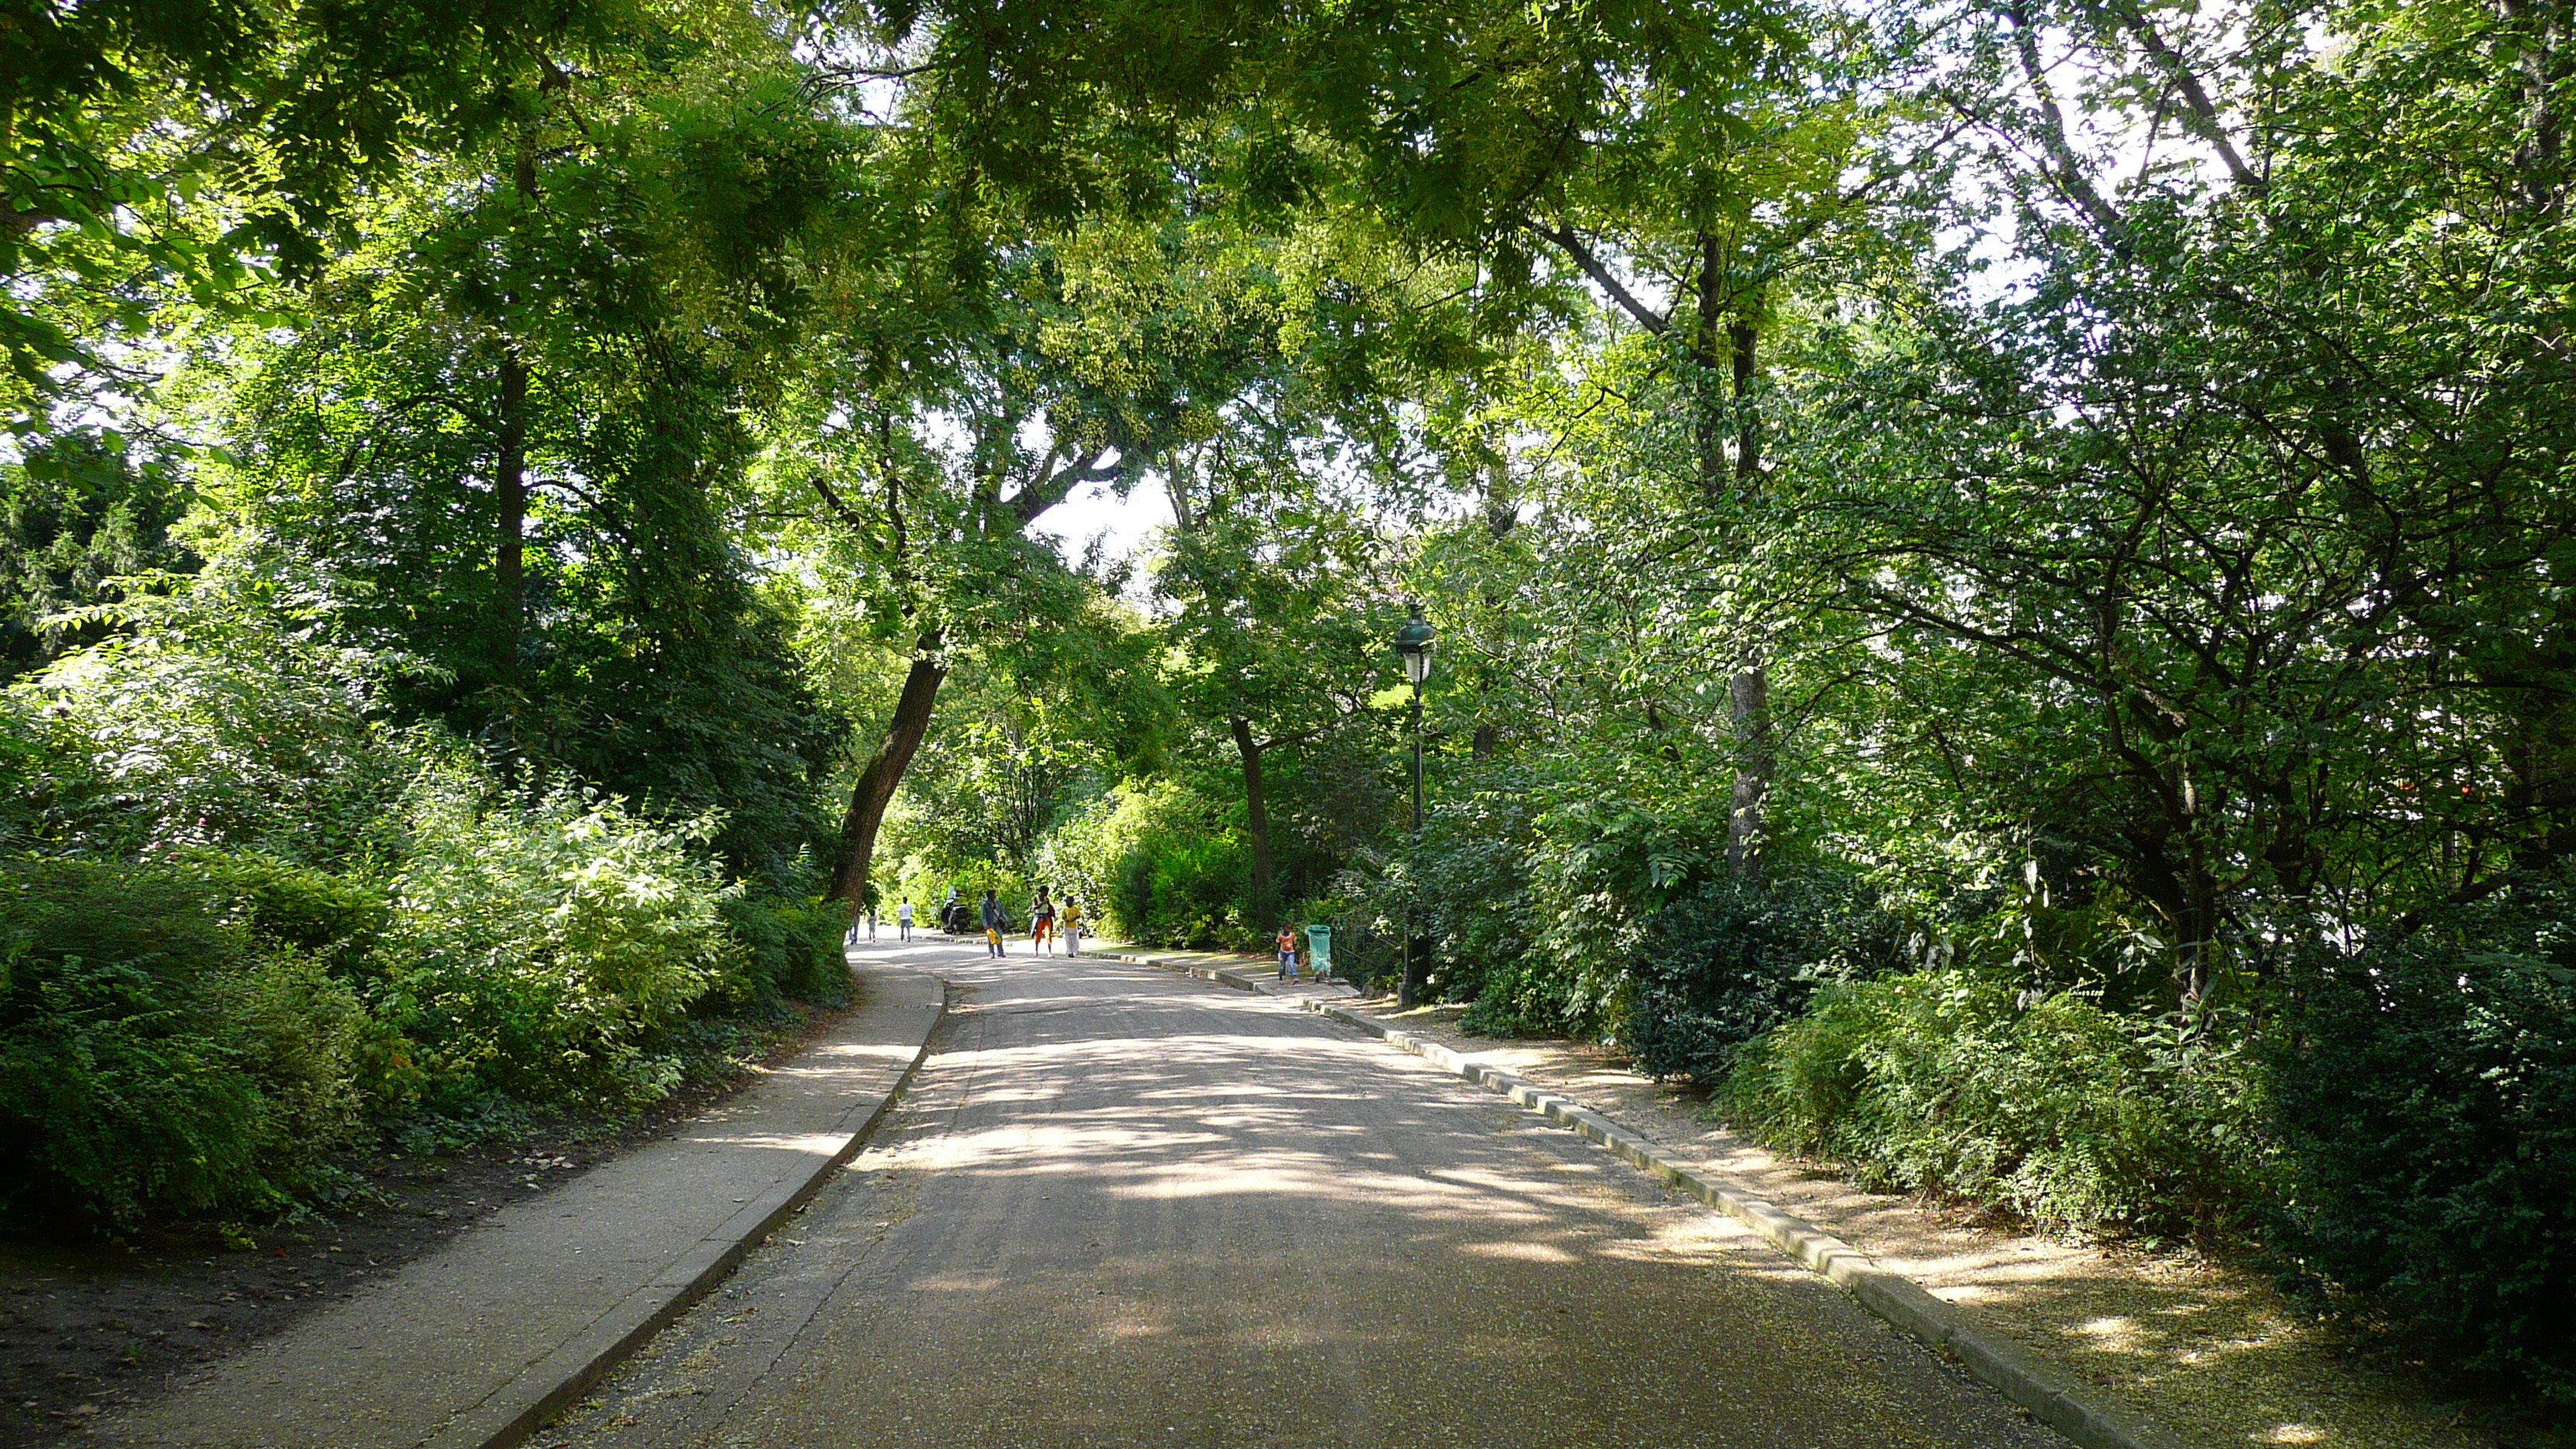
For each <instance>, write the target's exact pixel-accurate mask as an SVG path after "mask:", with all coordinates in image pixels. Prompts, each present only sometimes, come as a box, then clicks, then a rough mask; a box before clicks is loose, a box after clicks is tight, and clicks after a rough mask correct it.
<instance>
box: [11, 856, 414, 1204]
mask: <svg viewBox="0 0 2576 1449" xmlns="http://www.w3.org/2000/svg"><path fill="white" fill-rule="evenodd" d="M0 973H5V974H0V1162H5V1163H6V1164H7V1168H8V1170H7V1171H6V1172H5V1174H0V1182H5V1183H6V1184H7V1186H6V1187H5V1188H0V1208H5V1209H7V1210H10V1211H12V1212H18V1213H24V1212H29V1211H61V1210H73V1211H82V1212H89V1213H95V1214H98V1215H101V1216H104V1217H106V1218H108V1219H110V1220H113V1221H118V1222H126V1223H131V1222H134V1221H137V1220H140V1219H142V1218H145V1217H149V1216H161V1215H173V1214H186V1213H202V1212H243V1211H253V1210H267V1209H276V1208H281V1207H284V1206H287V1205H289V1204H290V1203H291V1201H292V1199H293V1195H294V1194H295V1193H296V1192H297V1191H299V1190H301V1189H302V1188H304V1187H305V1186H307V1185H308V1184H309V1183H310V1181H311V1179H312V1175H313V1174H314V1172H315V1171H316V1169H317V1168H318V1167H319V1165H320V1163H321V1162H322V1160H323V1158H324V1156H325V1155H326V1154H327V1153H328V1152H329V1151H330V1150H331V1149H332V1148H333V1147H335V1146H336V1145H338V1144H340V1143H342V1142H344V1141H346V1140H347V1138H348V1137H349V1135H350V1134H351V1133H352V1132H353V1131H354V1130H355V1129H356V1126H357V1121H358V1101H357V1097H356V1094H355V1093H354V1092H353V1091H352V1089H351V1087H350V1071H349V1059H350V1056H351V1054H352V1053H353V1051H354V1050H355V1049H356V1046H357V1043H358V1040H359V1038H360V1037H361V1035H362V1034H363V1032H364V1030H365V1016H364V1013H363V1011H362V1010H361V1009H360V1007H359V1005H358V1002H357V1000H356V998H355V997H354V995H353V994H352V993H351V992H350V991H349V990H348V988H347V987H346V986H344V985H342V984H341V983H340V982H338V981H336V980H334V979H333V978H332V977H331V976H330V975H329V973H328V972H327V971H325V970H324V969H323V968H322V966H321V965H320V963H319V962H318V961H316V960H315V959H314V958H312V957H310V956H308V955H303V954H300V953H295V952H292V951H279V950H261V949H259V946H258V943H257V942H255V941H254V940H252V939H251V937H250V935H249V933H248V932H247V931H246V930H245V929H243V928H242V927H240V926H239V925H228V924H227V923H226V922H225V921H224V920H223V919H222V916H221V914H220V908H219V902H218V901H217V900H216V899H215V898H214V897H213V896H212V894H211V892H210V891H209V890H208V888H207V886H206V884H205V882H204V881H203V880H201V879H199V878H198V877H195V876H193V875H190V874H188V873H186V872H183V871H179V870H175V869H171V868H168V867H161V866H142V867H129V866H121V865H114V864H106V863H100V862H91V861H78V860H31V859H23V858H22V859H18V860H14V861H11V862H10V863H9V865H8V867H7V873H6V877H5V879H0Z"/></svg>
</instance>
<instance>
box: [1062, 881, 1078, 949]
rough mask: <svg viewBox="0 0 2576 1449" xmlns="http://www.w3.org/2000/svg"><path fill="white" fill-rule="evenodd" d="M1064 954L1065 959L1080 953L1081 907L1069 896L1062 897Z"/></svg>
mask: <svg viewBox="0 0 2576 1449" xmlns="http://www.w3.org/2000/svg"><path fill="white" fill-rule="evenodd" d="M1064 954H1065V956H1066V958H1067V959H1070V958H1072V957H1075V956H1079V955H1081V954H1082V907H1080V906H1078V905H1076V904H1074V900H1073V897H1071V896H1066V897H1065V898H1064Z"/></svg>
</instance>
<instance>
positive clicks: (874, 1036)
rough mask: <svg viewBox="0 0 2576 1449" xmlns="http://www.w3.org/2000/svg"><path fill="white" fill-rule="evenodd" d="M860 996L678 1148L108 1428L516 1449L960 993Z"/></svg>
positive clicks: (211, 1439) (769, 1223) (889, 1079)
mask: <svg viewBox="0 0 2576 1449" xmlns="http://www.w3.org/2000/svg"><path fill="white" fill-rule="evenodd" d="M853 971H854V975H855V976H856V987H857V992H858V997H859V1000H858V1004H857V1005H856V1006H855V1007H854V1008H853V1009H852V1010H851V1011H850V1013H849V1014H848V1016H846V1017H845V1018H843V1020H842V1021H841V1022H840V1024H839V1025H838V1026H836V1027H835V1028H834V1029H833V1030H832V1031H831V1032H829V1033H828V1034H827V1035H825V1036H824V1037H823V1038H822V1039H821V1040H820V1041H818V1042H816V1043H815V1044H814V1046H813V1047H812V1048H811V1049H810V1050H808V1051H807V1052H805V1053H804V1054H803V1055H802V1056H799V1057H797V1058H796V1059H795V1060H793V1061H792V1062H789V1063H787V1064H786V1065H784V1066H781V1067H778V1068H776V1069H774V1070H773V1071H771V1072H770V1073H769V1074H768V1076H767V1078H766V1079H765V1080H763V1081H761V1082H759V1083H758V1084H756V1085H755V1086H753V1087H751V1088H750V1089H749V1090H747V1091H745V1092H743V1093H742V1094H741V1095H739V1096H737V1097H735V1098H733V1099H732V1100H731V1101H729V1102H727V1103H726V1104H725V1105H724V1106H723V1107H721V1108H719V1109H717V1110H715V1111H712V1112H709V1113H707V1114H705V1115H704V1116H702V1117H700V1118H698V1119H696V1120H695V1121H693V1122H691V1123H689V1124H688V1125H687V1126H685V1127H683V1128H682V1129H680V1130H679V1131H678V1132H676V1133H674V1134H673V1135H671V1136H670V1137H668V1138H665V1139H663V1140H661V1141H658V1142H655V1143H652V1144H651V1145H649V1146H647V1147H644V1148H642V1149H640V1150H638V1151H635V1152H633V1153H629V1154H627V1155H625V1156H622V1157H619V1158H617V1159H615V1160H613V1161H610V1162H607V1163H603V1164H601V1165H600V1166H599V1167H597V1168H594V1169H592V1170H591V1171H589V1172H587V1173H584V1174H582V1175H581V1176H579V1177H577V1178H574V1179H572V1180H571V1181H569V1182H566V1183H564V1184H562V1185H561V1186H559V1187H556V1188H554V1189H553V1190H551V1191H548V1192H546V1193H544V1194H543V1195H541V1196H537V1197H532V1198H530V1199H528V1200H526V1201H524V1202H520V1203H516V1204H513V1205H512V1206H510V1207H507V1208H504V1209H502V1210H501V1211H500V1212H497V1213H494V1214H493V1215H491V1216H490V1217H488V1218H486V1219H484V1220H483V1221H482V1222H481V1223H479V1224H477V1225H476V1226H475V1227H474V1228H473V1229H472V1230H471V1231H469V1232H467V1233H465V1234H463V1235H461V1236H459V1237H458V1238H457V1239H456V1241H455V1242H453V1243H451V1244H449V1245H448V1246H447V1247H445V1248H443V1249H441V1250H440V1251H438V1252H437V1253H434V1254H432V1255H430V1256H429V1257H426V1258H423V1259H420V1260H418V1261H417V1262H414V1263H412V1264H411V1265H410V1266H408V1267H406V1268H405V1269H403V1270H402V1271H401V1272H400V1273H398V1274H396V1275H394V1276H393V1277H391V1278H389V1279H387V1280H385V1281H384V1282H383V1283H381V1284H379V1285H378V1286H376V1287H375V1288H373V1289H371V1290H369V1291H367V1292H365V1293H362V1294H360V1295H358V1296H357V1297H354V1298H352V1299H350V1300H348V1301H347V1302H345V1303H342V1304H340V1305H337V1306H335V1307H333V1308H332V1309H331V1310H329V1311H327V1312H324V1313H319V1314H316V1315H314V1316H313V1317H311V1318H308V1319H306V1320H305V1321H303V1322H302V1323H300V1324H298V1325H297V1326H295V1327H294V1328H292V1329H290V1330H288V1331H286V1332H285V1333H282V1334H280V1335H279V1336H277V1337H276V1338H273V1339H270V1340H267V1341H266V1342H263V1343H261V1344H259V1345H257V1346H256V1347H253V1348H251V1349H248V1350H246V1351H244V1352H242V1353H239V1354H236V1355H234V1356H233V1357H231V1358H228V1359H225V1360H223V1361H222V1362H220V1363H218V1364H216V1365H215V1366H214V1367H213V1368H212V1369H210V1370H208V1371H207V1372H205V1373H204V1374H202V1375H201V1376H199V1377H197V1378H196V1379H194V1380H193V1381H191V1382H188V1383H185V1384H182V1385H179V1386H177V1387H176V1389H175V1391H174V1392H173V1393H171V1394H170V1395H168V1396H167V1397H164V1398H162V1399H160V1400H158V1401H157V1402H153V1403H149V1404H146V1405H143V1406H140V1407H139V1408H137V1409H136V1410H134V1411H133V1412H131V1413H127V1414H124V1415H121V1416H118V1417H116V1418H113V1419H111V1420H110V1421H109V1422H106V1423H104V1424H102V1425H101V1426H100V1428H99V1432H98V1442H102V1443H108V1444H117V1445H134V1446H146V1445H155V1446H159V1445H168V1446H180V1445H185V1446H216V1445H238V1444H260V1445H274V1446H296V1449H304V1446H310V1449H393V1446H405V1449H411V1446H432V1449H506V1446H509V1445H512V1444H516V1443H518V1442H519V1441H520V1440H521V1439H523V1438H525V1437H526V1436H527V1434H528V1432H529V1431H530V1430H531V1429H533V1428H534V1427H535V1426H536V1425H537V1424H539V1423H541V1422H542V1421H543V1420H544V1419H545V1418H546V1417H547V1416H548V1415H550V1414H552V1413H554V1412H555V1411H557V1410H558V1409H560V1408H561V1407H562V1406H563V1405H564V1404H566V1403H568V1402H569V1401H571V1400H572V1399H573V1398H574V1397H576V1396H578V1395H579V1394H580V1392H581V1391H582V1390H583V1389H584V1388H586V1387H587V1386H588V1385H589V1384H590V1383H591V1382H592V1381H593V1380H595V1379H597V1378H598V1376H599V1375H600V1374H601V1373H603V1372H605V1371H606V1370H607V1369H608V1368H610V1367H611V1366H613V1365H614V1364H615V1363H616V1362H617V1361H618V1360H619V1359H620V1358H622V1357H624V1356H625V1355H626V1354H627V1353H628V1352H630V1351H632V1350H633V1349H634V1347H635V1346H636V1345H638V1344H640V1343H642V1342H644V1341H645V1340H646V1339H648V1338H650V1337H651V1336H652V1334H653V1333H654V1332H655V1331H656V1330H657V1329H659V1328H660V1327H661V1326H662V1325H663V1324H665V1323H667V1322H669V1321H670V1320H671V1319H672V1318H673V1317H674V1316H675V1315H677V1314H678V1313H680V1312H681V1311H683V1310H685V1309H686V1308H687V1307H688V1306H689V1304H691V1303H692V1302H694V1301H695V1300H696V1299H697V1298H699V1297H700V1296H701V1295H703V1294H704V1293H705V1292H706V1291H707V1290H708V1289H709V1288H711V1287H713V1286H714V1285H715V1284H716V1283H717V1282H719V1281H720V1280H721V1279H722V1278H723V1277H724V1276H725V1275H726V1274H727V1273H728V1272H730V1271H732V1269H733V1267H734V1265H735V1264H736V1263H738V1262H739V1261H741V1258H742V1255H743V1253H744V1252H745V1251H746V1250H747V1249H749V1248H750V1247H751V1246H752V1245H754V1244H756V1243H758V1242H759V1241H760V1240H761V1239H762V1238H764V1237H766V1236H767V1235H768V1234H769V1233H770V1231H771V1230H772V1229H774V1228H775V1227H777V1226H778V1224H779V1223H780V1222H781V1221H782V1220H784V1219H785V1218H786V1217H787V1216H788V1215H789V1214H790V1213H792V1212H794V1211H795V1210H796V1209H797V1208H798V1206H800V1205H801V1204H802V1203H804V1201H805V1200H806V1199H807V1198H808V1197H809V1196H810V1195H811V1194H812V1193H813V1192H814V1190H815V1189H816V1188H817V1187H818V1186H820V1185H821V1184H822V1183H823V1181H824V1180H825V1179H826V1178H827V1177H828V1176H830V1174H831V1173H832V1171H833V1169H834V1168H835V1167H836V1166H837V1165H838V1164H840V1163H841V1162H842V1161H844V1160H845V1159H847V1158H848V1157H849V1156H850V1155H851V1154H852V1153H853V1152H855V1151H857V1150H858V1148H859V1146H860V1144H861V1143H862V1142H863V1141H864V1140H865V1139H866V1138H867V1136H868V1134H869V1132H870V1131H871V1130H872V1129H873V1128H874V1127H875V1126H876V1124H877V1123H878V1121H879V1120H880V1119H881V1118H882V1117H883V1116H884V1114H885V1111H886V1108H887V1105H888V1104H889V1103H890V1102H892V1101H893V1100H894V1098H895V1096H896V1094H897V1093H898V1092H900V1091H901V1090H902V1087H903V1085H904V1083H905V1082H907V1081H908V1080H910V1078H911V1076H912V1073H913V1070H914V1069H915V1068H916V1067H917V1066H918V1065H919V1064H920V1062H921V1058H922V1053H923V1050H924V1046H925V1044H926V1043H927V1041H928V1040H929V1036H930V1032H931V1030H932V1028H934V1027H935V1026H937V1025H938V1023H939V1021H940V1018H941V1016H942V1014H943V1013H944V1011H945V1009H946V987H945V983H944V982H943V981H942V980H941V979H940V978H939V977H937V976H935V975H932V974H931V973H929V972H927V971H923V970H919V969H915V968H914V967H912V966H911V965H908V964H905V963H904V962H902V961H901V960H899V959H888V958H886V957H882V956H879V957H874V958H871V959H869V960H866V961H861V962H855V963H854V964H853Z"/></svg>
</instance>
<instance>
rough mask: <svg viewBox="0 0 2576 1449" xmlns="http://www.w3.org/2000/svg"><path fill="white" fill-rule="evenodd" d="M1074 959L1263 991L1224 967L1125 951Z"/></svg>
mask: <svg viewBox="0 0 2576 1449" xmlns="http://www.w3.org/2000/svg"><path fill="white" fill-rule="evenodd" d="M1074 959H1075V960H1077V961H1082V960H1097V961H1124V962H1126V963H1127V964H1128V965H1130V966H1151V967H1153V968H1154V969H1155V970H1157V971H1178V972H1180V973H1181V974H1182V975H1184V976H1195V977H1197V978H1198V979H1200V980H1201V981H1213V982H1215V983H1217V984H1218V985H1220V986H1232V987H1235V988H1238V989H1240V990H1243V991H1252V992H1258V991H1260V990H1261V988H1260V987H1258V986H1255V985H1253V984H1252V978H1251V977H1249V976H1246V975H1244V974H1243V973H1242V972H1240V971H1228V970H1226V969H1225V968H1224V967H1222V966H1192V965H1190V964H1188V963H1187V962H1183V961H1154V960H1149V959H1147V958H1146V957H1143V956H1130V955H1128V954H1126V953H1125V952H1123V951H1093V952H1090V953H1088V954H1087V955H1084V956H1077V957H1075V958H1074Z"/></svg>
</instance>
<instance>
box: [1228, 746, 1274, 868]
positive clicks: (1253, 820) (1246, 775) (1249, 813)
mask: <svg viewBox="0 0 2576 1449" xmlns="http://www.w3.org/2000/svg"><path fill="white" fill-rule="evenodd" d="M1228 723H1230V724H1231V725H1232V726H1233V727H1234V748H1235V751H1236V752H1237V753H1238V754H1240V755H1242V756H1243V819H1244V828H1245V829H1246V830H1247V831H1249V832H1250V833H1251V835H1252V908H1253V910H1254V911H1256V912H1260V911H1267V910H1269V909H1270V876H1271V871H1270V801H1269V797H1268V794H1267V792H1265V791H1264V790H1263V789H1262V784H1261V746H1260V744H1259V743H1258V742H1256V741H1255V740H1254V739H1253V738H1252V725H1251V722H1250V721H1248V720H1246V719H1244V718H1243V716H1241V715H1236V716H1234V718H1233V719H1232V720H1230V721H1228Z"/></svg>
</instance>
